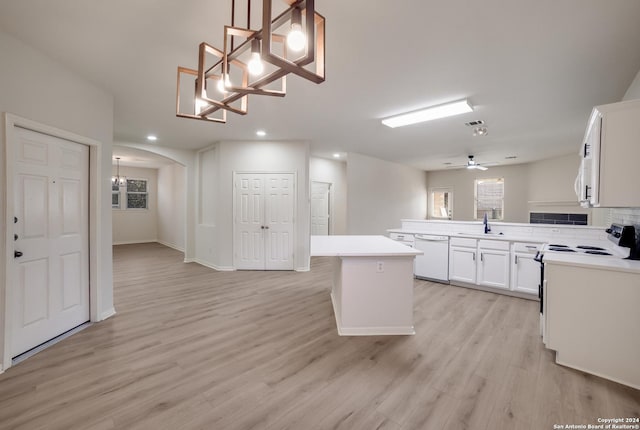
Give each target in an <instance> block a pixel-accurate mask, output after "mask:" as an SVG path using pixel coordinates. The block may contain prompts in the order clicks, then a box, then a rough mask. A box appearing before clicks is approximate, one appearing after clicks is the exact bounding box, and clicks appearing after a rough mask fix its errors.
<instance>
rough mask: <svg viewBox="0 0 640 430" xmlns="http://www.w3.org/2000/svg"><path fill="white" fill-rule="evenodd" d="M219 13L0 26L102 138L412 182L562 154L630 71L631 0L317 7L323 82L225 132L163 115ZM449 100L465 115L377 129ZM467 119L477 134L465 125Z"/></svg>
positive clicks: (40, 8) (6, 19) (130, 12)
mask: <svg viewBox="0 0 640 430" xmlns="http://www.w3.org/2000/svg"><path fill="white" fill-rule="evenodd" d="M278 1H279V0H274V2H276V3H277V2H278ZM238 2H239V3H241V2H242V0H238ZM257 3H261V2H259V0H254V3H253V4H257ZM230 4H231V1H230V0H215V1H214V0H209V1H204V0H181V1H179V2H178V1H162V0H136V1H133V2H132V1H98V0H56V1H51V0H20V1H15V0H0V28H1V29H2V30H3V31H5V32H7V33H9V34H12V35H13V36H15V37H17V38H19V39H21V40H23V41H24V42H26V43H28V44H30V45H32V46H34V47H36V48H38V49H40V50H41V51H43V52H45V53H46V54H47V55H50V56H51V57H53V58H55V59H57V60H58V61H60V62H62V63H64V64H66V65H67V66H68V67H69V68H71V69H73V70H75V71H76V72H77V73H79V74H81V75H82V76H83V77H85V78H86V79H88V80H90V81H92V82H94V83H95V84H96V85H98V86H100V87H102V88H104V89H105V90H106V91H108V92H109V93H111V94H113V96H114V100H115V124H114V136H115V140H116V142H139V143H146V139H145V137H146V135H147V134H149V133H154V134H157V135H158V137H159V139H158V141H157V142H156V143H155V144H157V145H161V146H169V147H176V148H192V149H195V148H202V147H204V146H207V145H210V144H211V143H213V142H216V141H219V140H256V139H258V138H257V137H256V136H255V131H256V130H257V129H265V130H266V131H267V133H268V135H267V137H266V138H265V139H273V140H307V141H309V142H310V143H311V150H312V153H314V154H316V155H321V156H330V154H331V153H333V152H336V151H340V152H359V153H363V154H368V155H371V156H374V157H379V158H383V159H387V160H392V161H397V162H401V163H406V164H410V165H414V166H416V167H420V168H423V169H426V170H431V169H440V168H443V167H445V166H444V164H443V163H445V162H451V163H453V164H464V162H465V161H466V157H467V155H468V154H475V155H476V160H477V161H478V162H480V163H483V162H499V163H501V164H508V163H514V162H515V163H521V162H528V161H533V160H538V159H543V158H549V157H553V156H557V155H561V154H567V153H570V152H573V151H577V148H578V146H579V144H580V140H581V139H582V135H583V131H584V127H585V125H586V120H587V117H588V115H589V113H590V110H591V107H592V106H594V105H597V104H604V103H609V102H614V101H618V100H620V99H621V98H622V96H623V95H624V93H625V91H626V89H627V87H628V86H629V85H630V83H631V82H632V80H633V78H634V77H635V75H636V73H637V72H638V70H639V69H640V49H639V47H640V24H639V23H640V1H632V0H606V1H603V0H538V1H533V0H529V1H524V0H483V1H472V0H449V1H446V2H445V1H436V0H403V1H391V0H384V1H383V0H379V1H375V2H374V1H371V0H349V1H340V0H316V9H317V10H318V11H319V12H320V13H321V14H323V15H324V16H325V17H326V20H327V24H326V25H327V44H326V45H327V48H326V49H327V57H326V68H327V79H326V82H324V83H323V84H320V85H316V84H313V83H311V82H309V81H306V80H303V79H301V78H299V77H295V76H293V77H291V78H289V79H288V81H287V87H288V88H287V96H286V97H284V98H270V97H261V96H252V97H251V98H250V99H249V114H248V115H246V116H238V115H235V114H230V115H229V121H228V123H227V124H224V125H222V124H214V123H207V122H202V121H195V120H189V119H181V118H176V117H175V115H174V114H175V111H174V109H175V100H174V98H175V81H176V67H177V66H178V65H181V66H187V67H192V68H195V67H196V66H197V48H198V44H199V43H200V42H202V41H207V42H209V43H210V44H213V45H214V46H219V47H221V46H222V43H221V40H222V31H223V25H224V24H228V23H229V21H230ZM254 9H255V8H254ZM3 61H5V59H3ZM461 98H469V100H470V101H471V103H472V104H473V105H474V106H475V109H476V110H475V112H474V113H471V114H465V115H461V116H457V117H453V118H448V119H442V120H438V121H433V122H429V123H423V124H420V125H414V126H409V127H404V128H398V129H390V128H387V127H385V126H383V125H382V124H381V123H380V119H381V118H384V117H387V116H389V115H392V114H395V113H400V112H404V111H408V110H414V109H417V108H420V107H423V106H429V105H434V104H439V103H442V102H447V101H452V100H458V99H461ZM475 119H482V120H485V121H486V123H487V126H488V128H489V135H488V136H486V137H473V136H472V133H471V130H470V129H469V128H468V127H465V126H464V122H466V121H469V120H475ZM514 155H515V156H517V157H518V158H517V159H516V160H505V157H507V156H514Z"/></svg>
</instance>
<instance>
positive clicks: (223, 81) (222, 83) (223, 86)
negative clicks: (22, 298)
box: [218, 73, 231, 93]
mask: <svg viewBox="0 0 640 430" xmlns="http://www.w3.org/2000/svg"><path fill="white" fill-rule="evenodd" d="M222 76H224V78H220V79H218V91H220V92H221V93H226V92H227V88H229V87H230V86H231V79H229V74H228V73H225V74H223V75H222Z"/></svg>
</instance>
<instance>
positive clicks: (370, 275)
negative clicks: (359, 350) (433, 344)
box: [311, 236, 422, 336]
mask: <svg viewBox="0 0 640 430" xmlns="http://www.w3.org/2000/svg"><path fill="white" fill-rule="evenodd" d="M420 254H422V251H419V250H417V249H414V248H411V247H408V246H406V245H403V244H401V243H398V242H396V241H394V240H391V239H389V238H387V237H384V236H311V256H325V257H335V259H334V273H333V289H332V291H331V301H332V302H333V310H334V313H335V317H336V323H337V325H338V334H340V335H341V336H364V335H411V334H415V331H414V328H413V260H414V258H415V256H416V255H420Z"/></svg>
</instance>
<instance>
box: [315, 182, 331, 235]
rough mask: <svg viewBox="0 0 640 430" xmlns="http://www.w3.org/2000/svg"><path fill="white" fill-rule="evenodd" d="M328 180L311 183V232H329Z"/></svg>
mask: <svg viewBox="0 0 640 430" xmlns="http://www.w3.org/2000/svg"><path fill="white" fill-rule="evenodd" d="M330 187H331V184H328V183H326V182H312V183H311V234H312V235H315V236H327V235H328V234H329V188H330Z"/></svg>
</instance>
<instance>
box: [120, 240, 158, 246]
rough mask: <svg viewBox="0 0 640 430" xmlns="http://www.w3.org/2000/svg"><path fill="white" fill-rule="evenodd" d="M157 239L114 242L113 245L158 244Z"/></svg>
mask: <svg viewBox="0 0 640 430" xmlns="http://www.w3.org/2000/svg"><path fill="white" fill-rule="evenodd" d="M156 242H158V240H157V239H150V240H125V241H124V242H113V245H114V246H115V245H135V244H136V243H156Z"/></svg>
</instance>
